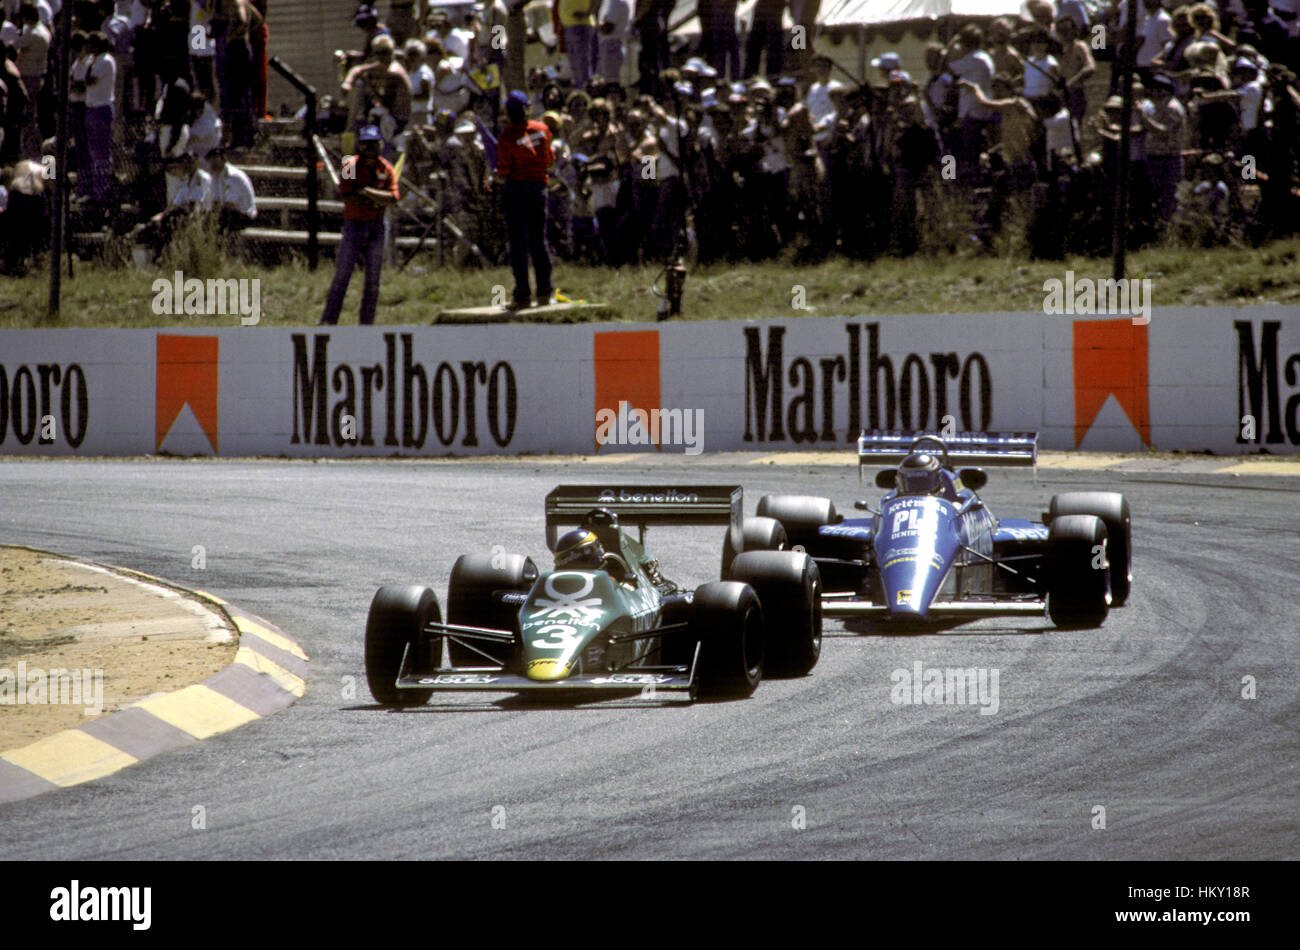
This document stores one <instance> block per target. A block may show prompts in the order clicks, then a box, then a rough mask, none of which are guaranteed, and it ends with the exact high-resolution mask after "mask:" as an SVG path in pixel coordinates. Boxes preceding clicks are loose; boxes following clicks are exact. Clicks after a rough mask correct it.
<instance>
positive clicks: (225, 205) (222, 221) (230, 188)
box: [208, 144, 257, 232]
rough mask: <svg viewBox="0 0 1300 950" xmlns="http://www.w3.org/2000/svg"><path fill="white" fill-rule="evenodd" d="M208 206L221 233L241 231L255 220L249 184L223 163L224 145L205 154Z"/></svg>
mask: <svg viewBox="0 0 1300 950" xmlns="http://www.w3.org/2000/svg"><path fill="white" fill-rule="evenodd" d="M208 171H209V173H210V174H211V176H212V180H211V183H210V189H211V191H210V193H211V206H212V208H213V209H214V210H215V211H216V213H217V227H218V228H220V229H221V230H222V231H225V232H231V231H242V230H243V229H244V228H246V227H249V226H250V225H252V224H253V222H254V221H255V220H256V219H257V198H256V196H255V195H254V194H253V183H252V182H251V181H249V178H248V176H247V175H246V174H244V172H243V170H241V169H238V168H236V167H235V166H234V165H232V164H230V162H228V161H227V160H226V147H225V145H220V144H219V145H218V146H217V147H216V148H214V149H213V150H212V151H210V152H209V153H208Z"/></svg>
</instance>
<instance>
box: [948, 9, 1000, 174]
mask: <svg viewBox="0 0 1300 950" xmlns="http://www.w3.org/2000/svg"><path fill="white" fill-rule="evenodd" d="M982 42H983V35H982V34H981V33H980V28H979V27H978V26H975V25H973V24H972V25H969V26H965V27H962V29H961V31H960V32H959V33H958V34H957V38H956V41H955V43H954V44H953V46H952V48H951V50H950V52H949V54H948V56H947V57H946V58H947V59H948V60H949V66H948V69H949V71H950V72H952V74H953V75H954V76H956V77H957V78H958V79H964V80H967V84H966V85H961V84H959V88H960V95H959V96H958V100H957V125H956V130H955V131H956V138H957V143H956V144H957V158H958V162H959V163H960V164H961V166H963V169H962V170H963V172H974V170H975V169H976V168H978V166H979V157H980V152H981V151H983V149H984V137H985V132H986V130H987V129H988V128H989V126H990V125H992V124H993V122H994V120H995V118H996V115H997V113H996V112H994V111H993V110H992V109H990V108H989V107H987V106H985V105H983V104H982V103H981V101H980V97H977V96H976V95H975V93H974V92H973V91H972V89H971V88H970V86H971V85H975V86H978V87H979V89H980V92H981V93H982V94H983V98H987V97H988V95H989V94H990V93H992V92H993V59H992V57H990V56H989V54H988V53H986V52H984V50H982V49H981V48H980V46H981V43H982ZM945 144H948V143H945Z"/></svg>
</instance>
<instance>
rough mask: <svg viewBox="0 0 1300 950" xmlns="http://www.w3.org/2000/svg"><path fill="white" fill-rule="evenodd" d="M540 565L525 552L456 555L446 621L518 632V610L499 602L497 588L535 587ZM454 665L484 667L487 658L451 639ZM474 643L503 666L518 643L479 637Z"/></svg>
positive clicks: (448, 586)
mask: <svg viewBox="0 0 1300 950" xmlns="http://www.w3.org/2000/svg"><path fill="white" fill-rule="evenodd" d="M536 580H537V565H536V564H534V563H533V559H532V558H530V557H526V556H524V555H522V554H501V553H496V554H462V555H461V556H460V557H458V558H456V563H455V565H454V566H453V567H452V569H451V580H450V581H449V582H448V584H447V623H455V624H461V625H462V626H466V627H487V628H488V629H491V630H511V631H514V632H515V633H516V634H517V633H518V632H519V611H518V609H517V608H512V607H509V606H507V605H504V604H502V603H500V602H499V601H497V599H496V598H495V597H493V596H492V595H493V594H494V593H495V592H497V591H518V592H524V593H526V592H527V591H530V590H532V587H533V583H534V582H535V581H536ZM447 645H448V650H449V656H450V658H451V664H452V666H482V665H483V664H484V663H485V662H487V657H485V656H483V655H481V654H479V653H476V652H474V651H473V650H471V649H470V648H468V647H466V646H463V645H461V644H458V643H455V642H453V641H450V640H449V641H448V644H447ZM474 645H475V646H476V647H477V648H478V649H479V650H482V651H483V653H486V654H488V656H491V657H492V658H494V659H495V660H496V661H497V662H498V663H500V664H502V665H503V666H504V665H506V664H508V663H509V662H510V660H511V659H513V657H514V654H515V645H513V644H505V643H491V642H488V641H487V640H478V641H475V642H474Z"/></svg>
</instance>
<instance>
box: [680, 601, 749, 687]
mask: <svg viewBox="0 0 1300 950" xmlns="http://www.w3.org/2000/svg"><path fill="white" fill-rule="evenodd" d="M694 604H695V615H694V617H692V618H691V625H692V627H693V628H694V629H695V631H697V633H696V639H697V640H699V643H700V662H699V671H698V680H699V692H700V696H701V697H702V698H705V699H721V698H732V699H739V698H743V697H745V696H749V695H752V694H753V692H754V690H755V689H757V688H758V684H759V681H760V680H762V678H763V642H764V624H763V609H762V607H761V606H760V605H759V601H758V595H757V594H755V593H754V588H752V587H750V586H749V585H748V584H741V583H738V582H736V581H712V582H710V583H708V584H702V585H700V586H699V587H697V588H696V589H695V599H694Z"/></svg>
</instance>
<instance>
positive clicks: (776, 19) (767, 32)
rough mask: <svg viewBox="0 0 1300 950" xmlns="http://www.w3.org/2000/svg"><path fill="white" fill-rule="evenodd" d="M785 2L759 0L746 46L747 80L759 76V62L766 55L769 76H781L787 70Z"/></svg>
mask: <svg viewBox="0 0 1300 950" xmlns="http://www.w3.org/2000/svg"><path fill="white" fill-rule="evenodd" d="M785 4H786V0H758V2H757V3H756V4H755V5H754V18H753V21H752V22H751V23H750V25H749V39H748V40H747V41H746V43H745V78H746V79H750V78H752V77H754V76H757V75H758V61H759V60H760V59H761V58H762V56H763V53H764V51H766V53H767V75H768V76H773V77H775V76H778V75H780V73H781V70H782V69H783V68H784V67H785V30H784V28H783V24H782V22H781V16H782V14H784V13H785Z"/></svg>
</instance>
